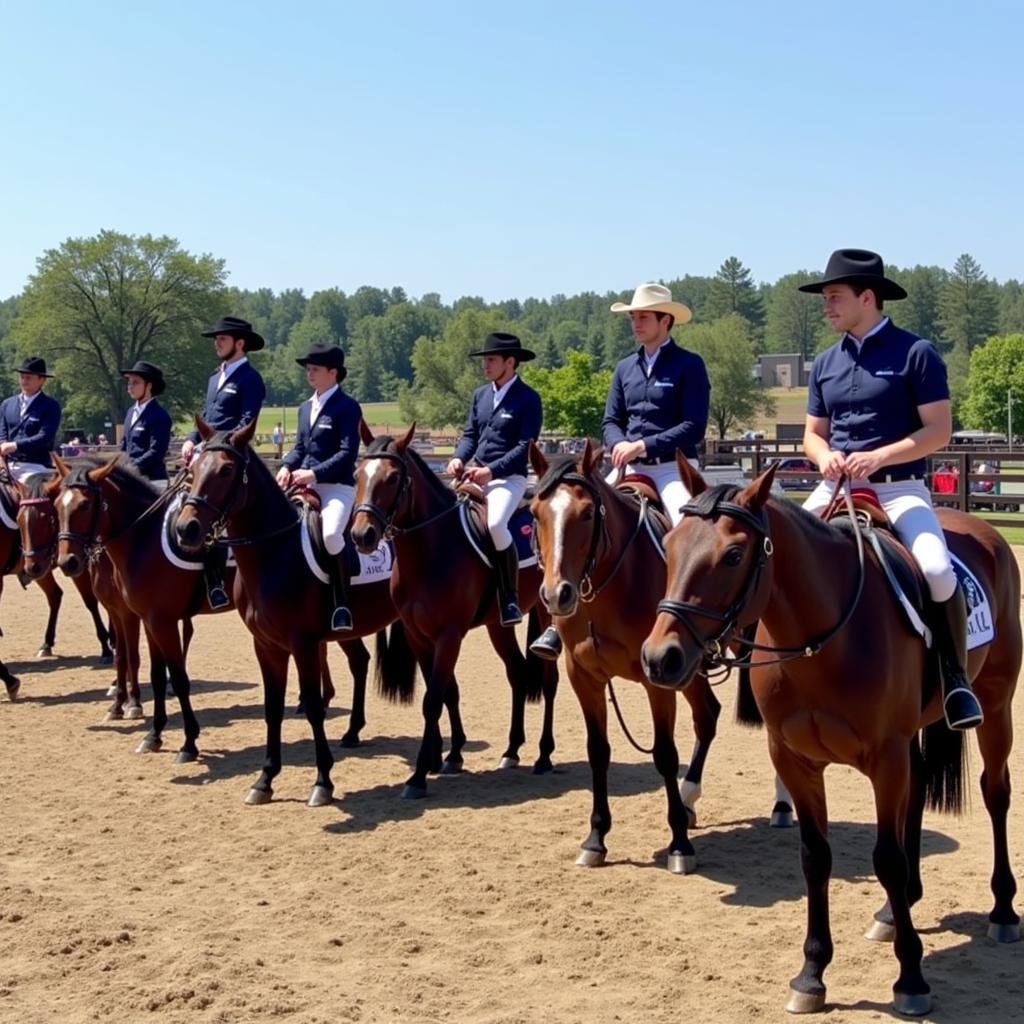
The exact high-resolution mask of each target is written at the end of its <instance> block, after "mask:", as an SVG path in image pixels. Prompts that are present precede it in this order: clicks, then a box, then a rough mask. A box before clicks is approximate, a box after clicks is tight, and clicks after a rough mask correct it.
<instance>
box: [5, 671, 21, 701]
mask: <svg viewBox="0 0 1024 1024" xmlns="http://www.w3.org/2000/svg"><path fill="white" fill-rule="evenodd" d="M6 686H7V699H8V700H11V701H14V700H17V699H18V694H19V693H20V692H21V680H20V679H19V678H18V677H17V676H11V678H10V679H9V680H8V682H7V683H6Z"/></svg>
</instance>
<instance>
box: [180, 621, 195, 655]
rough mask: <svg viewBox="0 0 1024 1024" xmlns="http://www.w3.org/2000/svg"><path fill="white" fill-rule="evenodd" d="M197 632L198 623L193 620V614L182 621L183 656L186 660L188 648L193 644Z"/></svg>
mask: <svg viewBox="0 0 1024 1024" xmlns="http://www.w3.org/2000/svg"><path fill="white" fill-rule="evenodd" d="M195 634H196V624H195V623H194V622H193V621H192V618H191V616H189V618H187V619H183V620H182V623H181V656H182V658H183V659H184V660H185V661H188V649H189V647H191V646H192V637H194V636H195Z"/></svg>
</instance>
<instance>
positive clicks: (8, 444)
mask: <svg viewBox="0 0 1024 1024" xmlns="http://www.w3.org/2000/svg"><path fill="white" fill-rule="evenodd" d="M17 450H18V442H17V441H4V442H3V444H0V455H10V454H11V452H16V451H17Z"/></svg>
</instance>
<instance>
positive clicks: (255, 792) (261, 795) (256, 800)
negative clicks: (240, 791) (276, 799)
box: [245, 786, 274, 807]
mask: <svg viewBox="0 0 1024 1024" xmlns="http://www.w3.org/2000/svg"><path fill="white" fill-rule="evenodd" d="M273 795H274V791H273V790H272V789H257V788H256V787H255V786H253V787H252V789H250V790H249V792H248V793H247V794H246V796H245V802H246V803H247V804H248V805H249V806H250V807H258V806H259V805H261V804H269V803H270V801H271V798H272V797H273Z"/></svg>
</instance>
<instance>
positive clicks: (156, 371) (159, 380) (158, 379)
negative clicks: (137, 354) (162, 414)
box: [121, 359, 167, 398]
mask: <svg viewBox="0 0 1024 1024" xmlns="http://www.w3.org/2000/svg"><path fill="white" fill-rule="evenodd" d="M129 373H134V374H135V376H136V377H141V378H142V379H143V380H148V381H149V383H150V384H152V385H153V397H154V398H155V397H156V396H157V395H162V394H163V393H164V391H165V390H166V388H167V382H166V381H165V380H164V371H163V370H161V369H160V367H159V366H156V365H154V364H153V363H147V362H146V360H145V359H137V360H136V361H135V365H134V366H131V367H129V368H128V369H127V370H122V371H121V376H122V377H126V376H127V375H128V374H129Z"/></svg>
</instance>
